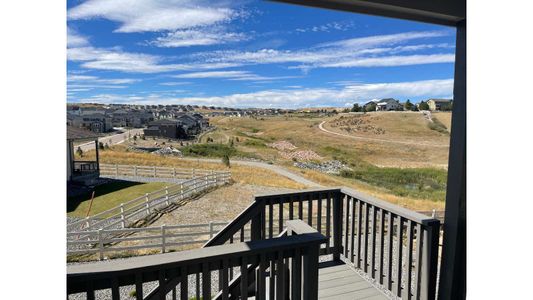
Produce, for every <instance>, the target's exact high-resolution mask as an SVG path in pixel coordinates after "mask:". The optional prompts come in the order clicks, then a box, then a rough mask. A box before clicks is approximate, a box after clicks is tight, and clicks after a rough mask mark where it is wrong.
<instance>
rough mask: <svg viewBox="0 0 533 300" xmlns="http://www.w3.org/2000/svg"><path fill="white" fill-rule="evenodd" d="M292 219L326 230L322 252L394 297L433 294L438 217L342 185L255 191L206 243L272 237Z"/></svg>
mask: <svg viewBox="0 0 533 300" xmlns="http://www.w3.org/2000/svg"><path fill="white" fill-rule="evenodd" d="M281 207H283V209H280V208H281ZM323 215H325V216H326V221H325V222H324V217H323ZM294 219H301V220H304V221H306V222H307V224H308V225H310V226H312V227H313V228H315V229H316V230H318V231H319V232H321V233H324V235H325V236H326V237H327V239H328V242H327V243H326V246H325V248H321V249H320V254H321V255H325V254H333V258H334V260H343V261H345V262H346V263H349V264H351V265H352V266H353V267H354V268H357V269H360V270H361V271H363V273H365V274H367V275H368V277H369V278H371V280H374V281H375V283H376V284H378V285H381V286H382V287H383V288H384V289H386V290H388V291H389V292H390V293H392V294H394V295H396V296H398V297H405V298H409V299H434V298H435V289H436V273H437V261H438V242H439V228H440V221H439V220H438V219H435V218H432V217H428V216H426V215H424V214H421V213H418V212H415V211H411V210H409V209H406V208H403V207H400V206H397V205H394V204H391V203H388V202H386V201H383V200H380V199H377V198H374V197H371V196H368V195H366V194H364V193H360V192H358V191H355V190H353V189H350V188H346V187H337V188H313V189H307V190H301V191H295V192H288V193H270V194H262V195H257V196H256V197H255V201H254V202H253V203H252V204H251V205H250V206H248V207H247V208H246V209H245V210H244V211H243V212H242V213H241V214H240V215H239V216H237V217H236V218H235V219H234V220H233V221H232V222H231V223H229V224H228V225H227V226H226V227H224V228H223V229H222V230H221V231H220V232H219V233H218V234H217V235H215V236H214V237H213V238H212V239H211V240H210V241H208V242H207V243H206V244H204V247H209V246H212V245H221V244H224V243H233V242H234V240H238V239H239V238H240V241H245V239H244V237H245V236H248V237H250V239H251V240H256V239H272V238H275V236H276V235H275V234H276V233H277V232H274V229H275V228H277V229H278V231H279V232H281V231H282V230H283V228H284V225H285V222H284V220H294ZM275 223H277V224H275ZM245 228H249V229H248V230H250V234H248V235H246V234H244V231H245ZM239 232H240V237H239V236H237V237H235V235H239ZM404 265H405V266H404ZM407 266H408V267H407Z"/></svg>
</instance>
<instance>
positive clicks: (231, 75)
mask: <svg viewBox="0 0 533 300" xmlns="http://www.w3.org/2000/svg"><path fill="white" fill-rule="evenodd" d="M172 77H175V78H226V79H228V80H237V81H272V80H279V79H287V78H294V76H278V77H272V76H260V75H257V74H254V73H252V72H249V71H210V72H192V73H185V74H179V75H173V76H172Z"/></svg>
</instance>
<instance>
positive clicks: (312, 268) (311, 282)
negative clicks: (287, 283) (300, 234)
mask: <svg viewBox="0 0 533 300" xmlns="http://www.w3.org/2000/svg"><path fill="white" fill-rule="evenodd" d="M319 249H320V244H316V245H313V246H311V247H309V248H307V255H305V256H304V259H303V275H304V276H303V291H304V295H303V299H306V300H307V299H309V300H317V299H318V253H319Z"/></svg>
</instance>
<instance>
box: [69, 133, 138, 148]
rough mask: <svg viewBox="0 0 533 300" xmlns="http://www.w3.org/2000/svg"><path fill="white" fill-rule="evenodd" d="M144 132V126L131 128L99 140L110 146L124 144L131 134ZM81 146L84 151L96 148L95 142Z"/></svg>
mask: <svg viewBox="0 0 533 300" xmlns="http://www.w3.org/2000/svg"><path fill="white" fill-rule="evenodd" d="M142 132H143V129H142V128H136V129H130V130H126V131H125V132H123V133H119V134H114V135H109V136H104V137H101V138H99V139H98V141H99V142H102V143H104V144H105V143H107V144H108V145H109V146H111V145H117V144H122V143H123V142H124V141H125V140H127V139H128V137H129V136H130V135H131V136H134V135H135V134H137V133H142ZM79 147H81V150H83V151H88V150H94V142H88V143H84V144H81V145H79ZM76 148H77V147H76Z"/></svg>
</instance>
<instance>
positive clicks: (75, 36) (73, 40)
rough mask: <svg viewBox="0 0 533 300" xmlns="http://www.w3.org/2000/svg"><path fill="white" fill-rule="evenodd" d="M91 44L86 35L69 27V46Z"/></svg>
mask: <svg viewBox="0 0 533 300" xmlns="http://www.w3.org/2000/svg"><path fill="white" fill-rule="evenodd" d="M88 44H89V39H88V38H87V37H86V36H83V35H81V34H79V33H78V32H77V31H76V30H74V29H72V28H70V27H67V47H81V46H86V45H88Z"/></svg>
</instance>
